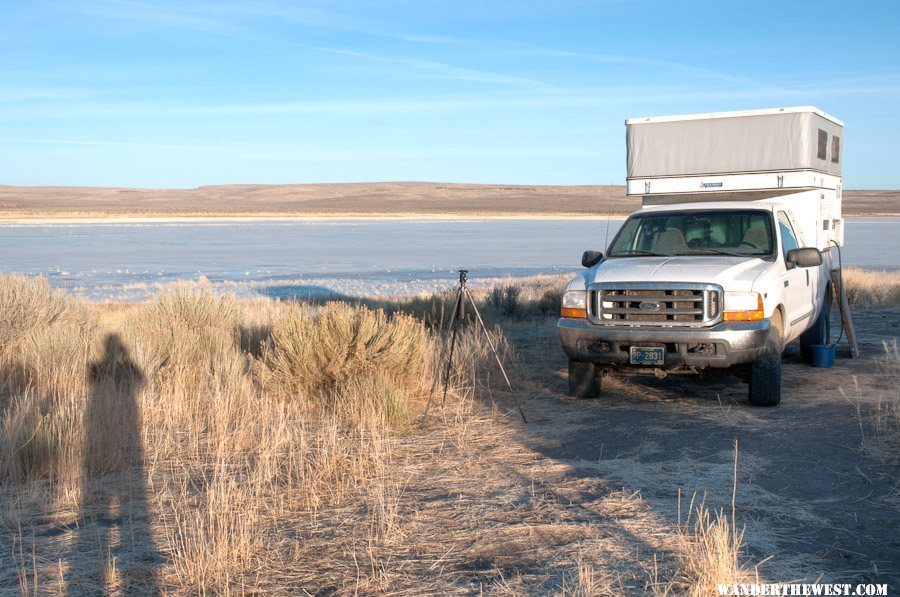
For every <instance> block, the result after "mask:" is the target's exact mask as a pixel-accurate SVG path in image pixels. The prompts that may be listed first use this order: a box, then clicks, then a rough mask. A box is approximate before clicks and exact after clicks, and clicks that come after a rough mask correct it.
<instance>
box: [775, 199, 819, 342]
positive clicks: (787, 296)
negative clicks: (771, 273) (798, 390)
mask: <svg viewBox="0 0 900 597" xmlns="http://www.w3.org/2000/svg"><path fill="white" fill-rule="evenodd" d="M778 233H779V236H780V237H781V256H780V259H781V262H782V263H783V264H784V266H785V271H784V274H782V283H783V285H784V291H783V292H784V306H785V310H786V312H787V317H786V319H787V321H785V322H784V323H785V334H786V337H785V342H789V341H791V340H793V339H794V338H796V337H797V336H799V335H800V333H801V332H802V331H803V330H805V329H806V327H807V326H808V325H809V320H810V318H811V317H812V315H813V302H812V280H811V278H810V272H809V268H802V267H793V268H791V269H788V266H787V262H786V261H785V255H787V252H788V251H790V250H791V249H797V248H799V247H800V241H799V237H798V236H797V233H796V232H795V228H794V226H793V225H792V224H791V220H790V218H789V217H788V215H787V214H786V213H785V212H783V211H779V212H778Z"/></svg>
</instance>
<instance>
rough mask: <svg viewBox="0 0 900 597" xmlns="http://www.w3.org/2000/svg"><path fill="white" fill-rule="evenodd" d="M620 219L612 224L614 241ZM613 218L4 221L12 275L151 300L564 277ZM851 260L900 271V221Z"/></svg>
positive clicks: (858, 223)
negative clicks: (163, 290) (182, 284)
mask: <svg viewBox="0 0 900 597" xmlns="http://www.w3.org/2000/svg"><path fill="white" fill-rule="evenodd" d="M620 224H621V222H620V221H616V220H613V221H611V222H609V223H608V228H609V238H610V239H611V238H612V235H613V234H614V233H615V231H616V230H617V229H618V227H619V225H620ZM606 236H607V222H606V221H604V220H380V221H379V220H329V221H292V222H259V221H256V222H204V223H176V224H168V223H152V224H119V223H111V224H49V225H48V224H4V225H0V273H3V274H12V273H19V274H26V275H41V276H44V277H46V278H47V279H48V280H49V281H50V283H51V284H52V285H53V286H55V287H58V288H64V289H66V290H68V291H69V292H71V293H73V294H76V295H83V296H87V297H89V298H92V299H106V298H109V299H117V300H141V299H145V298H147V297H149V296H152V295H153V294H155V293H156V292H157V291H158V289H159V288H160V287H161V286H164V285H165V284H168V283H170V282H173V281H176V280H185V279H188V280H191V279H194V280H195V279H197V278H199V277H200V276H205V277H206V278H207V279H209V280H210V281H211V282H213V283H214V284H215V285H217V286H222V287H227V288H229V289H231V290H233V291H235V292H236V293H238V294H239V295H244V296H249V295H253V294H257V293H259V294H265V295H269V296H283V297H284V296H309V295H327V294H343V295H356V296H358V295H365V294H381V295H397V294H415V293H419V292H430V291H433V290H436V289H441V288H449V287H452V286H454V284H455V281H456V277H455V271H456V270H457V269H459V268H466V269H469V270H471V274H470V276H471V277H472V279H473V281H476V283H477V279H478V278H493V277H505V276H529V275H534V274H562V273H568V272H574V271H577V270H578V269H579V268H580V265H579V261H580V258H581V253H582V251H584V250H585V249H600V248H602V247H603V246H604V239H605V238H606ZM845 240H846V247H845V249H844V262H845V263H846V264H849V265H856V266H862V267H868V268H875V269H890V270H897V269H900V218H856V219H848V220H847V224H846V239H845Z"/></svg>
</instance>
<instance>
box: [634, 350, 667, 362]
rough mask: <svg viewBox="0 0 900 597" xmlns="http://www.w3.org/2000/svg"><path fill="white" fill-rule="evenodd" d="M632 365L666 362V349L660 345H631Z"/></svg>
mask: <svg viewBox="0 0 900 597" xmlns="http://www.w3.org/2000/svg"><path fill="white" fill-rule="evenodd" d="M631 364H632V365H658V366H662V365H665V364H666V349H665V348H663V347H662V346H632V347H631Z"/></svg>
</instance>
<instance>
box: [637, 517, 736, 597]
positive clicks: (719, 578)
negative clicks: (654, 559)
mask: <svg viewBox="0 0 900 597" xmlns="http://www.w3.org/2000/svg"><path fill="white" fill-rule="evenodd" d="M677 541H678V550H677V551H676V574H675V577H674V578H673V579H672V580H671V581H669V582H668V583H665V584H662V585H655V586H654V588H655V590H656V592H657V593H658V594H662V595H668V594H673V593H679V594H681V593H683V594H687V595H691V596H696V597H705V596H706V595H714V594H716V591H717V589H716V587H717V585H720V584H729V585H731V584H735V583H738V584H740V583H746V582H750V580H751V578H752V576H751V575H750V573H749V572H748V571H747V570H745V569H744V568H743V567H742V566H741V564H740V561H739V557H740V554H741V548H742V546H743V532H742V531H741V532H739V531H738V530H737V529H736V528H735V526H734V521H733V520H732V519H731V518H729V517H728V516H727V515H726V514H725V512H724V511H723V510H718V511H716V512H715V513H713V512H711V511H710V510H709V509H708V508H707V507H706V506H705V505H704V504H702V503H701V504H700V505H698V506H696V507H694V505H693V504H691V509H690V513H689V515H688V520H687V521H685V522H684V523H683V524H682V525H680V526H679V529H678V538H677Z"/></svg>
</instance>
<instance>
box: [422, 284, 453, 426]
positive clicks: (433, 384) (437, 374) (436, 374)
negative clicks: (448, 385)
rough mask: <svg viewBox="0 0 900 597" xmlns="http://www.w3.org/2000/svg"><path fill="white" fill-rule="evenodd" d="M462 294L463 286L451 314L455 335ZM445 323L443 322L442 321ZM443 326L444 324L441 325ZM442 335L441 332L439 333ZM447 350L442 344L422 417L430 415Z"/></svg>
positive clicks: (451, 323) (451, 324)
mask: <svg viewBox="0 0 900 597" xmlns="http://www.w3.org/2000/svg"><path fill="white" fill-rule="evenodd" d="M461 295H462V288H461V287H460V289H459V290H458V291H457V292H456V301H455V302H454V303H453V311H452V313H451V314H450V326H451V327H452V328H453V329H454V337H455V329H456V327H455V325H456V323H455V322H456V319H457V316H458V310H459V305H460V302H461V301H460V298H461ZM442 323H443V322H442ZM441 327H443V325H442V326H441ZM438 335H439V336H440V333H439V334H438ZM446 352H447V347H446V346H445V345H442V346H441V354H440V356H439V357H438V365H437V370H436V371H435V372H434V380H433V381H432V382H431V391H430V392H429V393H428V401H427V402H426V403H425V411H424V412H423V413H422V419H423V420H424V419H425V417H427V416H428V409H429V408H430V407H431V399H432V398H433V397H434V390H435V389H436V388H437V384H438V380H439V379H440V377H441V368H442V366H443V364H444V355H445V354H446Z"/></svg>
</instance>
